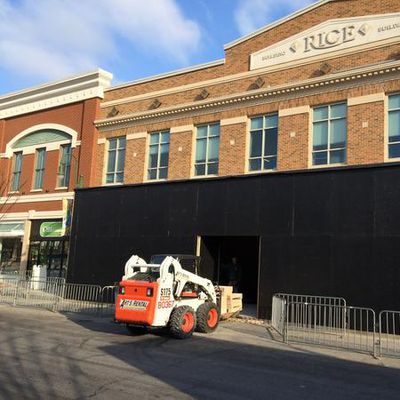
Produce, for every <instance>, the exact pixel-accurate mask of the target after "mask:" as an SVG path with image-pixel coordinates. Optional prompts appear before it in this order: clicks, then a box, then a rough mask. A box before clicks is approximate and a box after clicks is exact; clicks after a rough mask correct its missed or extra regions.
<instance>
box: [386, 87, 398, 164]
mask: <svg viewBox="0 0 400 400" xmlns="http://www.w3.org/2000/svg"><path fill="white" fill-rule="evenodd" d="M388 153H389V158H400V94H395V95H392V96H389V152H388Z"/></svg>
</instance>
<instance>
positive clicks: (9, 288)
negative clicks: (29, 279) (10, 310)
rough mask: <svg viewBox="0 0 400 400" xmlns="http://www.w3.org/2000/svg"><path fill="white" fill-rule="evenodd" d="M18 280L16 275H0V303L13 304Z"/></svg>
mask: <svg viewBox="0 0 400 400" xmlns="http://www.w3.org/2000/svg"><path fill="white" fill-rule="evenodd" d="M18 282H19V280H18V277H14V276H13V277H11V276H4V275H2V276H1V277H0V303H4V304H11V305H13V304H14V301H15V296H16V293H17V287H18Z"/></svg>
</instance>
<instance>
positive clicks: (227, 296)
mask: <svg viewBox="0 0 400 400" xmlns="http://www.w3.org/2000/svg"><path fill="white" fill-rule="evenodd" d="M219 289H220V296H221V297H220V304H221V319H228V318H230V317H232V316H236V315H238V314H239V313H240V311H242V309H243V303H242V300H243V294H242V293H233V287H232V286H219Z"/></svg>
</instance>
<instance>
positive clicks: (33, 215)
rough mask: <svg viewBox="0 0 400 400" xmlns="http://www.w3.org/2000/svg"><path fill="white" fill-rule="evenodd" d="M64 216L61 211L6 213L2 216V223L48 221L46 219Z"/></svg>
mask: <svg viewBox="0 0 400 400" xmlns="http://www.w3.org/2000/svg"><path fill="white" fill-rule="evenodd" d="M63 215H64V213H63V210H54V211H35V210H30V211H27V212H16V213H6V214H4V216H2V217H1V218H2V219H1V220H2V221H7V222H11V221H21V222H25V221H26V220H29V219H48V218H62V217H63Z"/></svg>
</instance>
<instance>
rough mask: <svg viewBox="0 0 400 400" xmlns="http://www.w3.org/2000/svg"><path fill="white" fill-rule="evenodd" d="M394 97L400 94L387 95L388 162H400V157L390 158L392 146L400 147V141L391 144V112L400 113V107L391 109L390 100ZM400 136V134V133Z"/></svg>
mask: <svg viewBox="0 0 400 400" xmlns="http://www.w3.org/2000/svg"><path fill="white" fill-rule="evenodd" d="M394 96H399V97H400V93H398V92H396V93H390V94H388V95H387V97H386V98H387V110H386V118H387V133H386V140H385V142H386V154H387V156H386V159H387V160H388V161H395V160H399V159H400V156H399V157H390V146H391V145H400V141H396V142H390V113H391V112H400V107H399V108H395V109H391V108H390V98H391V97H394ZM398 133H399V135H397V136H400V132H398Z"/></svg>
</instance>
